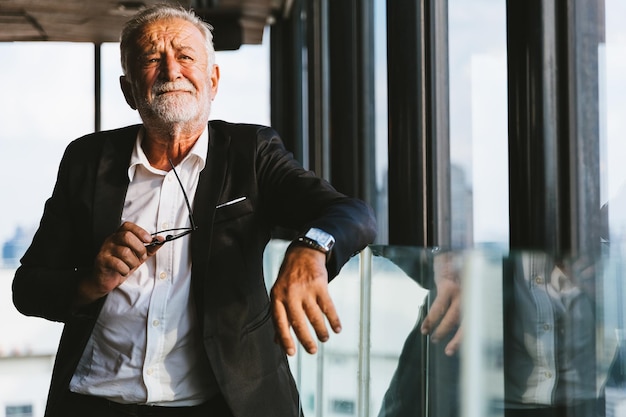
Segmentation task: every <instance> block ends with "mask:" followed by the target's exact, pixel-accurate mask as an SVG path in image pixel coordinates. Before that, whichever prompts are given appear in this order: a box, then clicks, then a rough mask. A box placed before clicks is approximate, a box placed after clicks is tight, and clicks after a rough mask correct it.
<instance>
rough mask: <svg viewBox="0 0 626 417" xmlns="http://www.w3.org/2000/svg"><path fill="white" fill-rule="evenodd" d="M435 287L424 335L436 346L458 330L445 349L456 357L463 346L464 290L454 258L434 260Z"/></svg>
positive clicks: (445, 257)
mask: <svg viewBox="0 0 626 417" xmlns="http://www.w3.org/2000/svg"><path fill="white" fill-rule="evenodd" d="M435 285H436V287H437V295H436V297H435V300H434V301H433V303H432V305H431V306H430V309H429V310H428V314H427V315H426V317H425V318H424V321H423V322H422V327H421V331H422V334H430V340H431V341H432V342H433V343H437V342H439V341H440V340H441V339H443V338H444V337H445V336H446V335H448V334H449V333H450V332H451V331H453V330H454V329H455V328H457V327H458V329H457V331H456V333H455V334H454V337H452V339H451V340H450V341H449V342H448V344H447V345H446V347H445V350H444V351H445V353H446V355H448V356H452V355H454V354H455V353H456V352H457V351H458V349H459V346H460V344H461V338H462V327H460V326H459V325H460V323H461V286H460V284H459V277H458V274H457V272H456V267H455V265H454V258H453V257H452V256H450V255H449V254H442V255H440V256H438V257H436V258H435Z"/></svg>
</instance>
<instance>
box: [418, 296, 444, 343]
mask: <svg viewBox="0 0 626 417" xmlns="http://www.w3.org/2000/svg"><path fill="white" fill-rule="evenodd" d="M444 298H445V299H444ZM449 303H450V300H449V299H448V297H444V296H443V295H440V296H437V297H435V300H434V301H433V304H432V305H431V306H430V308H429V309H428V313H427V314H426V317H425V318H424V321H423V322H422V327H421V331H422V334H430V333H431V332H432V330H433V329H434V328H435V327H436V326H437V323H439V321H440V320H441V318H442V317H443V316H444V315H445V313H446V310H447V308H448V305H449Z"/></svg>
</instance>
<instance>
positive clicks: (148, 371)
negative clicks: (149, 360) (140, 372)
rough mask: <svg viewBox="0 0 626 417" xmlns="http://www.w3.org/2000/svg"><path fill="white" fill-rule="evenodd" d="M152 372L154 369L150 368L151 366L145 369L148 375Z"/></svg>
mask: <svg viewBox="0 0 626 417" xmlns="http://www.w3.org/2000/svg"><path fill="white" fill-rule="evenodd" d="M153 373H154V371H153V370H152V368H150V369H148V370H147V371H146V374H148V375H152V374H153Z"/></svg>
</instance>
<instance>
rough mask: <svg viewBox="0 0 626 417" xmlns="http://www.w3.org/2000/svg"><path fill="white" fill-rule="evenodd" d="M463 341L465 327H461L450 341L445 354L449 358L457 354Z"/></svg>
mask: <svg viewBox="0 0 626 417" xmlns="http://www.w3.org/2000/svg"><path fill="white" fill-rule="evenodd" d="M462 339H463V327H459V330H457V331H456V333H455V334H454V337H453V338H452V340H450V342H448V344H447V345H446V348H445V350H444V352H445V354H446V355H447V356H452V355H454V354H455V353H456V352H458V351H459V347H460V346H461V340H462Z"/></svg>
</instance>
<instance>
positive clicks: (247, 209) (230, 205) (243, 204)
mask: <svg viewBox="0 0 626 417" xmlns="http://www.w3.org/2000/svg"><path fill="white" fill-rule="evenodd" d="M253 211H254V209H253V207H252V202H251V201H250V199H249V198H247V197H245V196H242V197H238V198H235V199H232V200H228V201H225V202H223V203H220V204H218V205H217V206H215V221H214V222H215V223H219V222H223V221H226V220H232V219H236V218H238V217H241V216H245V215H246V214H250V213H252V212H253Z"/></svg>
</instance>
